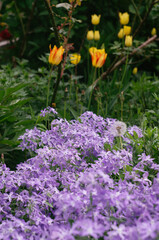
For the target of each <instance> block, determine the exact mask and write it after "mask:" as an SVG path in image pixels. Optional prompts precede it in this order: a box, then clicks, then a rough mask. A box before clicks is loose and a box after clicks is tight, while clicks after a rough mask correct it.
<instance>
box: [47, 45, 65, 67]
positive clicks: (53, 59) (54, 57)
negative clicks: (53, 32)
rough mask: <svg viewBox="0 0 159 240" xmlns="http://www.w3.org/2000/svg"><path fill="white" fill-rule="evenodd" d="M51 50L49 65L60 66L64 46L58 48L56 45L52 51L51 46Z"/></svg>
mask: <svg viewBox="0 0 159 240" xmlns="http://www.w3.org/2000/svg"><path fill="white" fill-rule="evenodd" d="M49 48H50V55H49V63H50V64H53V65H59V64H60V62H61V61H62V58H63V53H64V48H63V47H62V46H61V47H60V48H57V47H56V45H54V47H53V49H51V45H50V46H49Z"/></svg>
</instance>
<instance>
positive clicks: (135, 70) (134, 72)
mask: <svg viewBox="0 0 159 240" xmlns="http://www.w3.org/2000/svg"><path fill="white" fill-rule="evenodd" d="M137 71H138V69H137V67H134V68H133V71H132V73H133V74H134V75H135V74H136V73H137Z"/></svg>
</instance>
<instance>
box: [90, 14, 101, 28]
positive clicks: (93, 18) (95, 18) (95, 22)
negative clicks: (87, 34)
mask: <svg viewBox="0 0 159 240" xmlns="http://www.w3.org/2000/svg"><path fill="white" fill-rule="evenodd" d="M100 17H101V15H99V16H97V15H96V14H94V15H92V16H91V22H92V24H93V25H98V24H99V22H100Z"/></svg>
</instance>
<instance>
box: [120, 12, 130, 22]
mask: <svg viewBox="0 0 159 240" xmlns="http://www.w3.org/2000/svg"><path fill="white" fill-rule="evenodd" d="M119 19H120V24H122V25H126V24H128V22H129V14H128V13H127V12H125V13H121V12H119Z"/></svg>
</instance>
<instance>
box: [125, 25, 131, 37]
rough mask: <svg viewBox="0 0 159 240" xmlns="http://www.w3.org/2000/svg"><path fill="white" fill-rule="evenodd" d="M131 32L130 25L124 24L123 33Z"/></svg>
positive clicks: (128, 33)
mask: <svg viewBox="0 0 159 240" xmlns="http://www.w3.org/2000/svg"><path fill="white" fill-rule="evenodd" d="M130 33H131V27H130V26H124V34H125V35H130Z"/></svg>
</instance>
